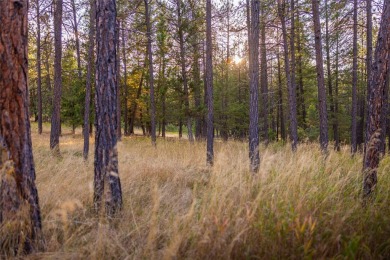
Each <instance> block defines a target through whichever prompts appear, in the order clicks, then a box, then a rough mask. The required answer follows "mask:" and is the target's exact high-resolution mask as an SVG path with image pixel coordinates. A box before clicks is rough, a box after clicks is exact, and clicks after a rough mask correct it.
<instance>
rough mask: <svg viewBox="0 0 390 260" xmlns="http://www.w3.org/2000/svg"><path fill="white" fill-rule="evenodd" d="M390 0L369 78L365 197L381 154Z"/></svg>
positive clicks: (371, 188) (373, 183)
mask: <svg viewBox="0 0 390 260" xmlns="http://www.w3.org/2000/svg"><path fill="white" fill-rule="evenodd" d="M389 53H390V0H385V2H384V7H383V13H382V19H381V25H380V29H379V35H378V41H377V44H376V48H375V56H374V58H375V60H374V63H373V64H372V73H371V78H370V79H369V81H370V90H371V91H370V99H369V103H368V115H369V117H368V118H367V120H368V128H367V136H369V141H368V142H367V148H366V154H365V157H364V168H363V170H364V172H363V174H364V182H363V197H364V198H367V197H369V196H370V195H371V194H372V192H373V191H374V188H375V186H376V183H377V170H378V166H379V157H380V144H381V140H380V135H381V133H382V129H381V119H382V113H383V110H382V108H383V102H384V92H385V89H386V83H387V80H386V79H387V77H388V73H389V69H390V59H389Z"/></svg>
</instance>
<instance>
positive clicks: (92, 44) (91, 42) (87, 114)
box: [83, 0, 96, 160]
mask: <svg viewBox="0 0 390 260" xmlns="http://www.w3.org/2000/svg"><path fill="white" fill-rule="evenodd" d="M90 7H91V8H90V11H89V33H88V66H87V82H86V86H85V109H84V132H83V135H84V151H83V157H84V160H87V159H88V153H89V134H90V130H92V127H91V129H90V119H89V118H90V114H91V111H90V110H91V108H90V106H91V89H92V71H93V63H94V49H95V13H96V3H95V0H90Z"/></svg>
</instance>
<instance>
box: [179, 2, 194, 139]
mask: <svg viewBox="0 0 390 260" xmlns="http://www.w3.org/2000/svg"><path fill="white" fill-rule="evenodd" d="M176 1H177V19H178V21H177V22H178V26H179V45H180V64H181V74H182V78H183V86H184V106H185V116H186V119H187V128H188V140H189V141H190V142H191V143H193V142H194V137H193V135H192V123H191V115H190V102H189V94H188V92H189V91H188V79H187V71H186V58H185V50H184V32H183V21H182V19H183V17H182V12H181V11H182V10H181V4H182V3H181V0H176Z"/></svg>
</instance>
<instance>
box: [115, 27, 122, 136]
mask: <svg viewBox="0 0 390 260" xmlns="http://www.w3.org/2000/svg"><path fill="white" fill-rule="evenodd" d="M115 29H116V30H115V38H116V56H115V66H116V106H117V108H116V113H117V118H118V120H117V126H116V130H117V135H118V141H120V140H121V138H122V124H121V69H120V64H121V63H120V57H121V54H120V48H119V46H120V37H119V35H120V22H119V20H118V21H116V25H115Z"/></svg>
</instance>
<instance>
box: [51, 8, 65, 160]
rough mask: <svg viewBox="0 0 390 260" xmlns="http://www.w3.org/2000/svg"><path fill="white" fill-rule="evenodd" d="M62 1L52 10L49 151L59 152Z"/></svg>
mask: <svg viewBox="0 0 390 260" xmlns="http://www.w3.org/2000/svg"><path fill="white" fill-rule="evenodd" d="M61 59H62V0H55V9H54V95H53V112H52V117H51V131H50V149H51V150H54V152H55V153H56V154H59V152H60V146H59V145H60V134H61V120H60V110H61V92H62V66H61Z"/></svg>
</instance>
